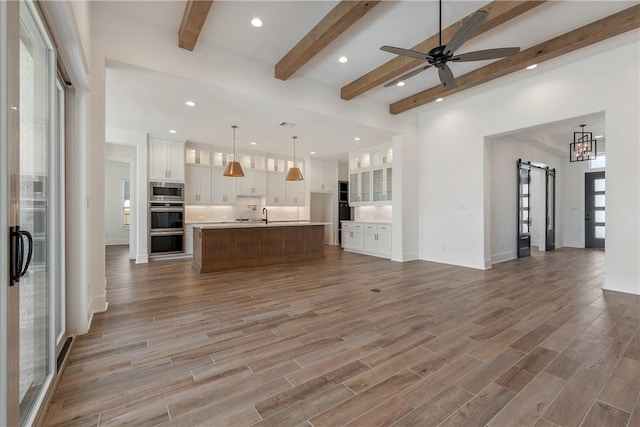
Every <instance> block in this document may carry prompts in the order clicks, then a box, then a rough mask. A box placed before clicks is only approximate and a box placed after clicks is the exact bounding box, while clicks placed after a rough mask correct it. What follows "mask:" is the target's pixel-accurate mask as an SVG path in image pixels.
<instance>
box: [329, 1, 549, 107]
mask: <svg viewBox="0 0 640 427" xmlns="http://www.w3.org/2000/svg"><path fill="white" fill-rule="evenodd" d="M545 1H546V0H543V1H530V0H528V1H527V0H525V1H501V0H496V1H494V2H492V3H489V4H488V5H486V6H484V7H481V8H480V9H479V10H484V11H487V12H489V16H488V17H487V19H486V21H485V22H484V23H483V24H482V25H481V26H480V27H479V28H478V30H477V31H476V32H475V33H474V35H473V37H472V38H474V37H477V36H479V35H480V34H483V33H485V32H487V31H489V30H491V29H493V28H495V27H497V26H498V25H500V24H503V23H505V22H507V21H509V20H511V19H513V18H515V17H517V16H520V15H522V14H523V13H525V12H527V11H529V10H531V9H533V8H534V7H536V6H539V5H541V4H543V3H545ZM471 15H473V14H471ZM471 15H469V16H471ZM467 18H468V17H465V18H463V19H461V20H459V21H458V22H456V23H454V24H452V25H450V26H448V27H447V28H445V29H443V30H442V39H443V40H449V39H450V38H451V37H452V36H453V34H455V32H456V31H458V29H459V28H460V27H461V26H462V24H463V23H464V21H465V20H466V19H467ZM438 42H439V35H438V34H437V33H436V34H434V35H432V36H431V37H429V38H428V39H426V40H423V41H421V42H420V43H418V44H417V45H415V46H413V47H412V48H411V49H412V50H416V51H418V52H428V51H429V50H431V48H433V47H435V46H438ZM421 64H424V61H423V60H421V59H413V58H409V57H406V56H400V55H399V56H397V57H395V58H393V59H391V60H389V61H387V62H385V63H384V64H382V65H380V66H379V67H377V68H375V69H374V70H372V71H370V72H368V73H367V74H365V75H364V76H362V77H359V78H358V79H356V80H354V81H353V82H351V83H349V84H347V85H346V86H343V87H342V89H341V91H340V96H341V98H342V99H345V100H350V99H353V98H355V97H356V96H359V95H362V94H363V93H365V92H367V91H369V90H371V89H373V88H375V87H378V86H380V85H382V84H384V83H386V82H388V81H390V80H392V79H394V78H396V77H399V76H400V75H402V74H403V73H406V72H408V71H410V70H411V69H413V68H415V67H417V66H419V65H421Z"/></svg>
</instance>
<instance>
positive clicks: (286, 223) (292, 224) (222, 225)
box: [191, 221, 328, 230]
mask: <svg viewBox="0 0 640 427" xmlns="http://www.w3.org/2000/svg"><path fill="white" fill-rule="evenodd" d="M326 224H328V223H325V222H309V221H273V222H271V221H270V222H269V224H265V223H264V222H255V221H247V222H219V223H211V222H209V223H201V224H191V225H193V228H200V229H203V230H205V229H216V228H265V227H295V226H300V225H326Z"/></svg>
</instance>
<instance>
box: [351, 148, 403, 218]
mask: <svg viewBox="0 0 640 427" xmlns="http://www.w3.org/2000/svg"><path fill="white" fill-rule="evenodd" d="M392 188H393V148H392V146H391V143H388V144H383V145H379V146H376V147H372V148H370V149H368V150H361V151H358V152H354V153H350V154H349V204H350V205H354V206H362V205H380V204H390V203H391V201H392V200H393V197H392V196H393V194H392Z"/></svg>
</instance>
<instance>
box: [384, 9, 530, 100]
mask: <svg viewBox="0 0 640 427" xmlns="http://www.w3.org/2000/svg"><path fill="white" fill-rule="evenodd" d="M439 8H440V21H439V27H440V32H439V46H436V47H434V48H433V49H431V50H430V51H429V53H422V52H418V51H415V50H411V49H403V48H401V47H393V46H382V47H381V48H380V50H383V51H385V52H390V53H395V54H397V55H404V56H409V57H411V58H416V59H422V60H425V61H427V62H428V64H427V65H425V66H422V67H420V68H416V69H415V70H413V71H410V72H408V73H407V74H404V75H403V76H400V77H398V78H397V79H395V80H392V81H390V82H389V83H387V84H385V85H384V87H389V86H393V85H395V84H396V83H398V82H401V81H403V80H406V79H408V78H409V77H413V76H415V75H416V74H418V73H421V72H422V71H424V70H426V69H427V68H431V67H436V68H437V69H438V76H439V77H440V81H441V82H442V86H443V87H444V88H445V90H447V89H451V88H453V87H455V85H456V83H455V80H454V78H453V72H452V71H451V68H449V66H448V65H447V63H448V62H468V61H483V60H486V59H496V58H503V57H505V56H510V55H515V54H516V53H518V52H520V48H519V47H502V48H496V49H485V50H477V51H474V52H467V53H462V54H460V55H454V53H455V51H456V50H458V48H459V47H460V46H462V45H463V44H464V43H465V42H466V41H467V40H469V39H470V38H471V36H473V34H474V33H475V32H476V30H477V29H478V27H479V26H480V24H482V23H483V22H484V20H485V19H486V18H487V16H488V15H489V12H486V11H484V10H478V11H476V12H475V13H474V14H473V15H471V16H470V17H469V19H467V20H466V21H464V24H462V26H461V27H460V29H458V31H456V33H455V34H454V35H453V36H452V37H451V40H449V43H447V44H446V45H443V44H442V0H440V2H439Z"/></svg>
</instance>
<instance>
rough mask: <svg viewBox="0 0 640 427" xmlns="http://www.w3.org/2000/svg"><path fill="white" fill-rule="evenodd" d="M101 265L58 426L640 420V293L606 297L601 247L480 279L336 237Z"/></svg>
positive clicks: (503, 267)
mask: <svg viewBox="0 0 640 427" xmlns="http://www.w3.org/2000/svg"><path fill="white" fill-rule="evenodd" d="M107 257H108V259H107V274H108V285H107V289H108V301H109V310H108V311H107V312H106V313H103V314H98V315H96V316H95V317H94V319H93V324H92V326H91V331H90V333H89V334H88V335H84V336H81V337H78V338H77V341H76V343H75V346H74V348H73V351H72V354H71V360H70V363H69V365H68V366H67V368H66V370H65V372H64V374H63V376H62V379H61V382H60V385H59V387H58V389H57V391H56V393H55V396H54V399H53V403H52V404H51V406H50V409H49V412H48V414H47V418H46V425H83V426H95V425H100V426H107V425H127V424H128V425H135V426H144V425H183V426H194V425H221V426H249V425H254V424H257V425H273V426H296V425H297V426H310V425H313V426H338V425H346V424H349V425H360V426H367V427H370V426H383V425H392V424H393V425H396V426H435V425H443V426H454V425H455V426H458V425H465V426H466V425H479V426H480V425H492V426H494V425H495V426H533V425H535V426H538V427H542V426H554V425H560V426H577V425H580V424H582V425H585V426H625V425H627V426H640V409H639V408H638V392H639V390H640V379H639V372H640V332H639V331H638V325H639V323H640V298H638V297H635V296H631V295H625V294H618V293H613V292H603V291H602V290H601V289H600V287H601V284H602V280H603V271H604V254H603V253H602V252H599V251H592V250H579V249H560V250H557V251H555V252H554V253H548V254H544V253H539V254H536V256H533V257H530V258H528V259H523V260H516V261H510V262H505V263H502V264H498V265H496V266H494V268H493V269H492V270H489V271H478V270H471V269H466V268H459V267H452V266H447V265H442V264H435V263H429V262H424V261H414V262H407V263H395V262H391V261H388V260H383V259H378V258H372V257H367V256H362V255H356V254H350V253H345V252H342V251H341V250H339V249H337V248H333V247H329V248H328V251H327V259H326V260H320V261H311V262H306V263H297V264H290V265H285V266H271V267H266V268H254V269H245V270H241V271H233V272H223V273H210V274H202V275H199V274H196V273H194V272H193V271H191V268H190V262H188V261H171V262H162V263H160V262H152V263H150V264H146V265H135V264H131V263H130V262H129V261H128V260H127V252H126V248H123V247H119V248H118V247H110V248H108V250H107ZM375 290H379V291H375Z"/></svg>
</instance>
